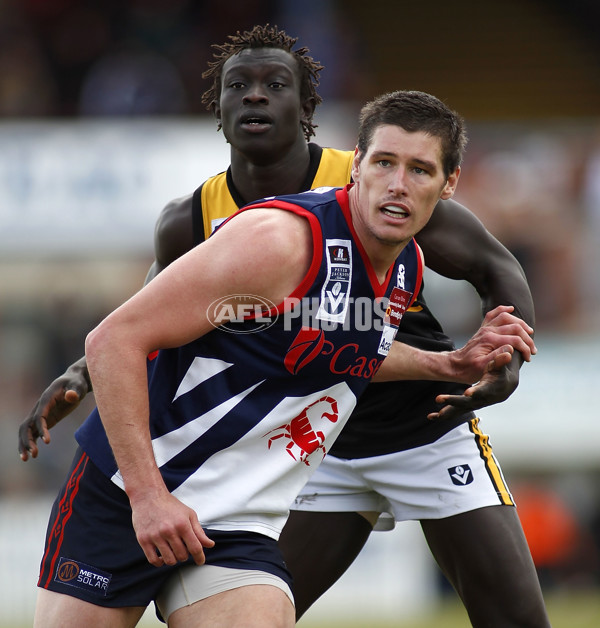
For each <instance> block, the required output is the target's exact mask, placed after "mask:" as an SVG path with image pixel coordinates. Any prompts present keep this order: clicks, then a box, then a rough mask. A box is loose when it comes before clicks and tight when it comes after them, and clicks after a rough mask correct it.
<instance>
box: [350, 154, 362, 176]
mask: <svg viewBox="0 0 600 628" xmlns="http://www.w3.org/2000/svg"><path fill="white" fill-rule="evenodd" d="M351 176H352V180H353V181H358V179H359V177H360V153H359V152H358V146H357V147H356V148H355V149H354V159H353V160H352V173H351Z"/></svg>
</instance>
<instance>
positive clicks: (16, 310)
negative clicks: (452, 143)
mask: <svg viewBox="0 0 600 628" xmlns="http://www.w3.org/2000/svg"><path fill="white" fill-rule="evenodd" d="M264 23H271V24H277V25H278V26H280V27H282V28H285V29H286V31H287V32H288V33H289V34H290V35H293V36H297V37H298V38H299V45H303V46H307V47H308V48H309V49H310V51H311V54H312V56H313V57H314V58H315V59H317V60H318V61H320V62H321V63H322V64H323V65H324V66H325V69H324V70H323V71H322V73H321V84H320V87H319V92H320V94H321V95H322V96H323V99H324V104H323V105H322V106H321V107H320V110H319V111H318V112H317V115H316V121H317V123H318V124H319V128H318V129H317V141H319V142H320V143H321V144H323V145H334V146H336V147H338V148H348V149H350V148H353V146H354V131H355V127H356V124H355V120H356V114H357V112H358V110H359V108H360V106H361V105H362V104H364V102H366V101H367V100H368V99H370V98H372V97H374V96H376V95H378V94H380V93H382V92H385V91H389V90H393V89H419V90H423V91H428V92H431V93H433V94H435V95H436V96H438V97H439V98H441V99H443V100H444V101H445V102H447V103H448V104H449V105H450V106H452V107H453V108H454V109H456V110H458V111H459V112H460V113H461V114H462V115H463V116H464V117H465V118H466V120H467V124H468V129H469V135H470V143H469V146H468V149H467V154H466V159H465V163H464V167H463V174H462V176H461V181H460V184H459V189H458V194H457V196H456V198H457V200H459V201H460V202H462V203H464V204H465V205H467V206H468V207H469V208H470V209H471V210H472V211H474V212H475V213H476V214H477V215H478V216H479V217H480V218H481V220H482V221H483V222H484V223H485V224H486V226H487V227H488V229H489V230H490V231H492V233H494V234H495V235H496V237H497V238H499V239H500V240H501V241H502V242H503V243H504V244H505V245H506V246H507V247H508V248H509V249H510V250H511V251H512V252H513V253H514V254H515V255H516V257H517V258H518V259H519V261H520V262H521V264H522V266H523V268H524V269H525V272H526V273H527V276H528V279H529V282H530V285H531V288H532V292H533V295H534V299H535V303H536V314H537V325H536V328H537V334H538V336H537V338H538V346H540V348H541V349H542V350H543V348H544V346H545V345H546V344H547V346H548V347H549V351H548V354H547V355H550V356H552V359H553V360H554V362H552V363H549V364H548V368H547V369H546V370H543V373H544V376H545V377H547V378H548V379H547V380H546V381H542V382H538V383H537V384H536V386H534V387H533V388H532V389H531V391H530V396H532V395H534V394H536V395H538V397H537V403H539V404H541V403H542V399H543V400H544V401H546V402H548V401H549V404H550V406H551V407H552V412H551V413H550V414H551V415H550V416H549V415H548V414H546V415H545V416H542V417H541V418H540V419H539V421H538V423H536V426H539V428H536V429H539V430H540V432H539V433H540V434H541V433H543V432H544V430H545V423H544V422H548V424H550V423H551V424H552V425H553V426H554V427H556V426H557V425H558V426H559V428H560V429H563V430H564V433H565V435H566V434H569V435H570V438H566V437H565V442H569V443H571V442H573V441H574V442H575V443H576V444H575V445H574V446H573V447H572V448H571V449H568V451H567V450H566V449H565V451H566V454H567V456H566V457H565V459H564V460H562V462H561V464H560V465H557V466H556V467H554V466H553V464H552V460H545V462H544V463H539V462H538V463H536V464H535V465H533V464H529V463H528V460H527V456H526V455H525V454H524V455H523V456H521V457H516V456H515V457H514V458H513V457H511V456H510V441H508V444H506V443H503V446H504V447H505V448H506V450H507V453H508V454H509V455H508V456H507V458H508V460H509V461H510V462H509V464H508V465H506V464H505V465H504V467H505V472H506V473H507V475H508V476H509V480H510V482H511V484H512V485H513V489H514V492H515V494H516V496H517V498H518V499H519V503H520V512H521V516H522V519H523V522H524V525H525V526H526V531H527V533H528V537H529V539H530V543H531V546H532V551H533V552H534V558H535V559H536V563H537V564H538V568H539V570H540V574H541V576H542V577H543V583H544V586H546V587H553V586H563V587H569V586H571V587H598V586H600V483H599V482H598V479H599V476H600V460H597V459H595V458H594V456H587V457H580V456H578V449H577V442H580V443H581V444H582V447H583V446H584V444H585V445H587V449H589V448H590V439H597V435H598V434H599V432H598V431H596V432H593V431H591V432H588V430H593V427H594V425H595V423H596V422H597V417H596V416H595V409H596V406H597V403H595V401H596V400H595V397H594V392H595V390H594V385H597V384H598V383H600V381H599V380H600V367H599V366H598V365H596V364H594V360H593V359H589V360H588V361H587V362H586V363H585V367H583V366H582V364H581V362H580V361H578V359H577V360H575V361H572V362H570V361H567V358H566V356H567V355H571V354H570V353H569V348H570V347H572V346H574V345H577V346H578V347H583V349H582V353H579V352H578V351H575V352H573V354H574V355H576V356H579V355H586V356H592V358H593V356H595V355H596V354H597V351H598V349H600V340H599V338H600V336H599V332H600V37H599V35H598V25H599V24H600V4H599V3H598V2H597V1H596V0H569V1H568V2H566V1H564V0H486V2H481V1H480V0H457V1H456V2H453V3H448V2H442V1H437V0H432V1H430V2H427V3H415V2H404V1H402V0H370V1H369V2H365V1H364V0H362V1H359V0H303V1H302V2H299V1H297V0H279V1H278V0H240V1H237V0H231V1H228V2H224V1H222V0H221V1H219V0H203V1H202V0H197V1H194V0H0V400H1V403H0V501H1V500H2V498H3V497H5V498H14V497H17V498H19V499H23V500H35V499H36V498H38V497H39V496H40V495H46V494H49V493H48V492H54V491H55V490H56V489H57V487H58V485H59V482H60V480H61V479H62V474H63V472H64V470H65V469H66V466H67V465H68V463H69V462H70V457H71V455H72V451H73V446H72V433H73V429H74V427H75V426H76V425H77V424H78V423H79V422H80V421H81V420H83V419H84V418H85V416H86V413H87V411H88V410H89V409H90V407H91V404H93V399H88V400H86V402H85V403H84V404H82V407H81V408H80V409H79V410H78V411H77V412H76V413H75V416H74V417H73V419H67V421H65V422H64V424H61V425H60V426H58V427H57V428H56V429H55V431H54V432H53V442H52V445H51V446H50V447H49V448H45V447H44V448H43V450H42V452H41V456H40V458H39V459H38V460H36V461H33V462H28V463H27V464H23V463H22V462H20V461H19V459H18V456H17V451H16V446H17V429H18V426H19V424H20V423H21V422H22V421H23V420H24V419H25V418H26V416H27V414H28V413H29V411H30V410H31V408H32V407H33V405H34V403H35V401H36V399H37V398H38V396H39V395H40V393H41V392H42V391H43V390H44V388H45V387H46V386H47V385H48V384H49V383H50V382H51V381H52V380H53V379H54V378H55V377H56V376H58V375H59V374H61V373H62V372H63V371H64V369H65V368H66V367H67V366H68V365H69V364H70V363H71V362H73V361H74V360H75V359H77V358H79V357H80V356H81V355H82V351H83V341H84V338H85V335H86V333H87V332H88V331H89V330H90V329H91V327H93V326H94V324H95V323H96V322H97V321H98V320H100V319H101V318H102V317H103V316H104V315H106V314H107V313H108V312H109V311H110V310H112V309H113V308H114V307H115V306H116V305H118V304H119V303H120V302H122V301H123V300H124V299H125V298H127V297H128V296H129V295H131V294H132V293H133V292H134V291H135V290H137V289H138V288H139V287H140V286H141V284H142V282H143V279H144V276H145V274H146V271H147V269H148V267H149V265H150V263H151V260H152V258H153V249H152V244H153V243H152V227H153V224H154V221H155V219H156V217H157V216H158V213H159V211H160V210H161V208H162V207H163V206H164V205H165V204H166V202H167V201H169V200H170V199H171V198H173V197H175V196H180V195H183V194H187V193H189V192H191V191H192V190H193V189H195V187H197V185H199V184H200V183H201V182H202V181H203V180H204V179H205V178H206V177H208V176H210V175H212V174H215V173H216V172H219V171H221V170H223V169H225V168H226V167H227V165H228V161H227V160H228V152H227V147H226V145H225V142H224V139H223V137H222V136H221V134H217V133H216V132H215V130H216V127H215V125H214V122H213V120H212V118H211V116H210V114H209V113H208V112H207V111H206V109H205V107H204V106H203V104H202V102H201V96H202V93H203V92H204V91H205V90H206V89H207V88H208V84H207V83H206V81H204V80H203V79H202V73H203V71H204V70H205V69H206V67H207V62H208V60H209V59H210V58H211V55H212V50H211V47H210V46H211V44H218V43H222V42H224V41H225V40H226V38H227V35H229V34H233V33H234V32H235V31H236V30H245V29H248V28H251V27H252V26H253V25H254V24H264ZM109 192H110V193H109ZM136 199H137V202H136ZM92 201H93V202H92ZM429 281H430V282H431V286H432V289H431V290H430V300H431V301H433V302H434V303H435V306H434V310H435V311H436V312H438V313H439V317H440V319H441V320H442V321H444V323H445V325H446V328H447V330H448V331H449V333H451V335H453V336H454V337H455V338H456V339H457V342H459V341H460V339H462V338H464V337H466V336H467V335H470V333H471V332H472V331H473V329H474V328H475V327H476V326H477V325H478V323H479V320H480V315H479V309H478V303H477V298H476V296H475V295H474V294H472V293H471V292H469V289H468V288H466V287H464V286H458V285H454V284H452V285H449V284H448V283H445V282H443V281H441V280H439V278H437V277H433V276H432V277H431V278H430V279H429ZM542 353H543V351H541V352H540V354H542ZM540 359H543V358H541V357H540ZM535 368H536V364H535V362H534V364H533V365H531V366H527V367H526V369H527V374H526V375H525V374H524V375H523V377H522V379H523V382H522V386H521V387H522V388H523V389H524V393H523V394H527V391H528V389H527V379H526V377H528V376H529V371H530V372H531V373H532V376H533V374H534V371H535ZM579 369H581V370H579ZM582 378H583V381H584V382H585V386H580V387H577V388H574V386H575V384H576V383H580V382H581V381H582ZM573 390H576V392H573ZM519 392H520V391H519ZM561 392H562V393H563V394H562V396H561V395H560V393H561ZM531 405H535V404H530V406H531ZM573 406H575V407H577V408H583V411H579V410H578V411H577V412H573ZM509 407H510V408H511V411H510V413H509V414H510V415H509V416H507V417H505V418H504V421H505V422H510V421H513V425H512V432H511V434H512V438H514V442H515V444H517V443H518V444H520V445H521V446H522V444H523V443H522V440H523V437H522V436H521V435H520V432H519V429H520V427H522V426H523V425H524V424H526V423H527V422H528V420H529V417H528V416H515V413H517V412H519V406H518V404H517V405H512V406H509ZM576 424H577V425H578V427H576ZM574 430H577V432H578V433H577V436H576V437H573V431H574ZM490 432H491V435H492V444H493V443H494V430H493V429H490ZM590 434H591V435H590ZM528 438H529V437H528ZM542 440H543V439H542ZM536 442H537V440H536V436H534V437H533V438H532V441H531V443H530V444H531V447H532V448H535V447H536ZM591 444H592V449H596V450H597V449H599V448H600V440H596V442H595V446H594V442H593V441H592V443H591ZM538 453H539V452H538ZM540 459H543V456H540V455H538V456H537V457H536V460H538V461H539V460H540ZM500 461H501V462H502V457H500ZM0 507H1V506H0ZM441 589H443V586H441Z"/></svg>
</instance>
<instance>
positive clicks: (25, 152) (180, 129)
mask: <svg viewBox="0 0 600 628" xmlns="http://www.w3.org/2000/svg"><path fill="white" fill-rule="evenodd" d="M228 164H229V146H228V144H227V143H226V142H225V139H224V137H223V135H222V133H217V131H216V127H215V124H214V122H213V121H212V120H210V119H206V120H198V121H175V120H174V121H170V122H162V123H156V122H150V121H144V120H142V121H138V120H130V121H124V120H117V121H115V120H111V121H110V122H107V121H97V122H71V123H48V122H23V123H18V124H14V123H10V124H8V123H7V124H2V125H0V252H1V254H3V255H5V256H6V255H18V254H19V253H30V252H31V251H38V252H42V253H52V252H54V251H57V252H58V251H61V250H62V251H64V250H65V249H68V251H69V253H77V252H92V253H93V252H94V251H96V250H98V249H102V251H106V250H107V248H108V249H119V250H122V251H129V252H131V253H133V254H135V253H138V252H140V251H147V250H151V247H152V241H153V240H152V237H153V230H154V224H155V222H156V218H157V217H158V214H159V213H160V210H161V209H162V208H163V207H164V206H165V205H166V203H167V202H168V201H170V200H172V199H173V198H177V197H179V196H183V195H185V194H189V193H191V192H193V191H194V189H196V187H198V185H200V184H201V183H202V182H203V181H204V180H205V179H206V178H208V177H209V176H211V175H213V174H217V173H218V172H221V171H222V170H225V169H226V168H227V166H228Z"/></svg>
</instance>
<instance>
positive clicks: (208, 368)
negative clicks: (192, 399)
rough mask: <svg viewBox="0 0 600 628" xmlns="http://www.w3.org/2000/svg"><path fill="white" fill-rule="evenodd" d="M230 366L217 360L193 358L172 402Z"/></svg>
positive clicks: (230, 364)
mask: <svg viewBox="0 0 600 628" xmlns="http://www.w3.org/2000/svg"><path fill="white" fill-rule="evenodd" d="M230 366H233V363H232V362H225V361H223V360H219V359H218V358H203V357H200V356H198V357H195V358H194V360H193V361H192V363H191V365H190V368H189V369H188V370H187V373H186V374H185V375H184V377H183V379H182V380H181V384H179V388H178V389H177V392H176V393H175V397H173V401H175V399H177V398H178V397H181V395H185V393H187V392H190V390H193V389H194V388H196V386H198V385H199V384H201V383H202V382H205V381H206V380H207V379H210V378H211V377H213V375H217V374H218V373H221V372H222V371H224V370H225V369H228V368H229V367H230Z"/></svg>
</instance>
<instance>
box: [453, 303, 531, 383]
mask: <svg viewBox="0 0 600 628" xmlns="http://www.w3.org/2000/svg"><path fill="white" fill-rule="evenodd" d="M513 309H514V308H513V307H512V306H506V305H500V306H498V307H497V308H495V309H493V310H491V311H490V312H488V313H487V314H486V316H485V318H484V320H483V322H482V324H481V326H480V327H479V329H478V330H477V332H476V333H475V334H474V335H473V336H472V337H471V338H470V339H469V340H468V341H467V343H466V344H465V345H464V347H461V348H460V349H457V350H456V351H452V352H450V354H449V355H450V358H451V360H452V370H453V372H454V375H455V380H456V381H463V382H465V383H467V384H473V383H474V382H479V381H480V380H481V378H482V377H483V375H484V374H486V373H490V372H493V371H496V370H499V369H501V368H502V367H503V366H505V365H507V364H509V363H510V361H511V359H512V354H513V353H514V352H515V351H518V352H519V353H520V355H521V358H520V359H523V360H525V361H526V362H529V361H530V360H531V356H532V355H535V354H536V353H537V348H536V346H535V343H534V342H533V338H532V335H533V329H532V328H531V327H530V326H529V325H527V323H525V321H523V320H521V319H520V318H517V317H516V316H513V315H512V314H511V313H510V312H512V310H513Z"/></svg>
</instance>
